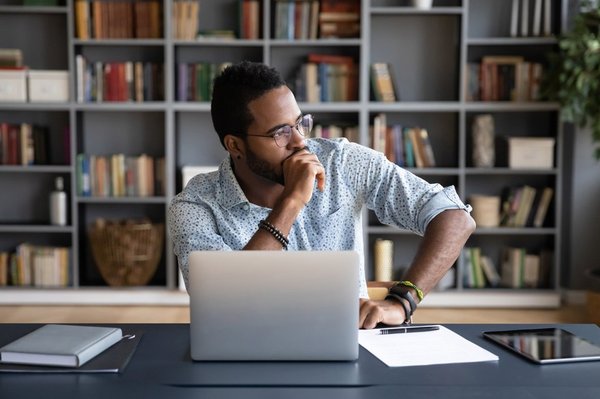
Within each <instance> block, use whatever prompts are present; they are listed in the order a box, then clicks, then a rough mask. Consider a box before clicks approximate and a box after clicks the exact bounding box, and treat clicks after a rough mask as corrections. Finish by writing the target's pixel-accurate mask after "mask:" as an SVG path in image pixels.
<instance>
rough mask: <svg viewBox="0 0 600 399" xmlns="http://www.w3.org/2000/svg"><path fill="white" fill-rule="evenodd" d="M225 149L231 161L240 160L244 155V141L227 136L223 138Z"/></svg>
mask: <svg viewBox="0 0 600 399" xmlns="http://www.w3.org/2000/svg"><path fill="white" fill-rule="evenodd" d="M223 143H224V144H225V149H226V150H227V152H229V154H230V155H231V157H232V158H233V159H242V158H243V157H244V154H245V153H246V147H245V145H244V140H243V139H242V138H241V137H238V136H234V135H232V134H228V135H226V136H225V137H224V138H223Z"/></svg>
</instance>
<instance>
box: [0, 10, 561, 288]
mask: <svg viewBox="0 0 600 399" xmlns="http://www.w3.org/2000/svg"><path fill="white" fill-rule="evenodd" d="M473 1H475V0H462V2H460V3H461V5H460V6H451V7H435V6H434V7H433V8H432V9H431V10H417V9H415V8H412V7H395V6H391V7H385V6H376V7H372V6H371V0H362V2H361V4H362V8H361V36H360V37H359V38H358V39H326V40H298V41H287V40H274V39H272V38H270V31H271V29H270V28H271V27H270V25H271V20H272V18H271V12H272V6H271V1H269V0H263V1H262V21H263V23H262V38H261V39H258V40H213V39H201V40H197V41H183V40H177V39H174V38H173V37H172V36H171V32H172V22H171V6H170V5H171V1H169V0H163V18H164V19H163V29H164V37H163V38H162V39H135V40H131V39H112V40H80V39H76V38H75V35H74V8H73V5H74V0H66V6H60V7H20V6H1V5H0V14H10V13H20V14H27V13H32V14H33V13H38V14H39V13H41V14H45V13H47V14H49V15H51V14H65V18H66V21H67V24H68V28H67V33H68V37H67V48H68V69H69V75H70V77H71V80H70V98H71V99H73V100H72V101H70V102H68V103H65V104H38V103H33V104H31V103H12V104H7V103H0V111H11V110H15V111H32V112H37V111H40V112H44V111H64V112H68V114H69V120H70V121H71V123H70V124H71V135H70V140H71V160H72V162H71V165H69V166H46V167H39V168H38V167H18V166H17V167H7V166H3V167H0V174H3V173H48V174H54V173H60V174H68V175H70V181H71V187H70V193H71V201H70V203H71V221H72V224H71V226H67V227H65V228H56V227H51V226H35V225H34V226H21V225H18V226H14V225H4V226H2V225H0V233H10V232H16V231H20V232H29V233H32V234H55V233H60V234H71V243H72V254H73V259H74V264H73V272H72V278H73V281H74V285H73V287H69V288H72V289H82V290H85V289H89V288H90V287H88V286H81V285H80V284H79V283H80V280H79V279H80V276H79V269H80V266H79V265H78V264H77V263H78V261H79V259H80V256H79V248H80V239H83V238H81V237H79V231H80V230H81V226H80V225H79V224H80V216H81V215H79V211H78V208H79V205H80V204H95V205H100V206H102V205H104V204H108V205H114V204H117V205H118V204H140V205H148V204H150V205H162V206H164V212H165V213H164V214H165V220H166V210H167V207H168V204H169V202H170V200H171V199H172V198H173V197H174V196H175V195H176V190H177V186H176V181H177V177H176V176H177V175H178V174H179V173H180V171H179V170H177V163H178V155H179V154H178V153H177V145H176V143H177V141H178V139H179V138H180V137H181V135H182V134H183V131H182V129H185V127H181V126H178V125H177V120H178V116H180V115H181V114H189V113H192V114H198V115H202V116H206V115H209V114H210V104H209V103H206V102H205V103H190V102H186V103H184V102H177V101H175V99H174V89H175V87H176V76H175V68H174V67H175V64H176V62H177V52H178V51H179V50H180V49H191V50H192V51H193V49H195V48H198V49H202V50H206V51H207V52H209V53H210V52H211V51H218V50H217V49H222V48H227V49H232V50H234V51H235V50H236V49H239V50H240V51H241V50H243V49H247V48H249V49H252V48H255V49H257V50H258V51H259V52H260V53H261V55H262V61H263V62H264V63H266V64H268V65H271V64H272V61H271V59H272V58H271V57H272V56H273V54H274V52H277V51H280V50H282V49H288V48H290V49H298V50H302V49H304V48H306V49H314V48H318V49H320V50H326V49H328V48H336V49H345V48H348V49H352V48H356V49H357V52H358V57H359V99H358V101H355V102H348V103H319V104H309V103H300V104H299V105H300V107H301V109H303V110H304V111H305V112H314V113H317V112H318V113H324V114H328V113H331V114H348V115H350V116H356V119H357V120H358V126H359V139H360V143H361V144H364V145H368V144H369V135H368V131H369V122H370V118H371V116H372V115H373V114H375V113H379V112H383V113H415V114H428V113H451V114H455V115H456V116H457V123H458V126H457V140H458V144H457V150H458V158H457V159H458V163H457V165H456V167H444V168H428V169H417V168H411V169H409V170H410V171H411V172H413V173H416V174H418V175H420V176H424V177H437V176H443V177H448V178H452V179H455V180H456V182H457V188H458V192H459V195H461V197H462V198H464V195H465V192H466V189H465V187H466V184H467V177H470V176H486V175H491V176H501V175H507V176H513V175H514V176H529V175H533V176H538V175H542V176H543V175H548V176H552V177H553V178H554V179H555V182H556V183H555V192H556V195H555V200H554V201H555V205H554V215H553V218H554V220H555V225H554V226H553V227H552V228H538V229H534V228H523V229H508V228H496V229H486V230H484V229H478V230H477V231H476V232H475V234H474V236H476V237H481V236H494V235H499V236H506V235H517V236H524V237H527V236H537V235H540V236H552V237H553V238H554V242H555V248H554V251H555V265H554V268H553V273H554V276H553V281H554V286H553V287H552V290H553V291H557V292H558V289H559V287H560V279H559V276H560V273H559V264H558V262H559V259H560V258H561V257H560V246H561V242H562V237H561V225H562V224H561V223H562V221H561V217H562V215H561V208H562V199H561V195H560V193H562V188H563V181H562V180H563V177H562V172H561V171H562V169H563V168H562V155H563V138H562V135H563V129H562V126H560V125H559V126H557V127H556V129H557V143H556V167H555V168H553V169H551V170H542V171H540V170H515V169H508V168H494V169H490V170H480V169H475V168H470V167H467V162H466V160H467V148H466V142H467V135H468V130H469V127H468V126H467V114H469V113H475V112H552V113H558V110H559V105H558V104H555V103H536V102H525V103H516V102H515V103H504V102H503V103H501V102H477V103H475V102H467V101H465V98H466V96H465V92H464V83H465V82H464V76H463V73H462V68H463V67H464V65H466V62H467V53H468V51H469V48H471V47H481V46H485V47H488V46H489V47H490V48H494V47H496V46H524V47H526V46H554V45H556V39H555V38H506V37H490V38H486V37H470V36H469V27H468V21H469V10H470V3H471V2H473ZM557 2H560V4H561V7H560V8H561V12H562V13H563V14H562V15H561V21H562V24H561V26H562V27H564V26H565V17H564V13H565V10H566V6H565V4H564V2H561V0H553V4H555V3H557ZM507 6H510V4H509V2H507ZM557 8H558V7H556V6H555V7H554V9H557ZM200 12H202V10H201V11H200ZM379 16H384V17H386V16H398V17H402V18H411V17H417V18H428V17H429V16H434V17H437V16H443V17H449V18H457V19H458V20H459V25H460V27H459V41H460V43H459V45H458V50H457V51H458V54H457V60H458V65H459V71H458V72H459V73H458V76H457V77H456V79H457V81H458V86H457V89H458V98H457V99H456V100H453V101H414V102H411V101H409V102H402V101H401V102H396V103H391V104H384V103H377V102H372V101H370V98H369V96H370V84H369V65H370V62H371V51H372V49H370V48H369V47H370V46H369V42H370V40H371V32H372V29H371V23H372V19H373V18H376V17H379ZM127 46H136V47H148V48H152V47H161V48H162V49H163V57H164V58H163V59H164V63H165V65H164V66H165V69H164V71H165V82H164V85H165V98H164V101H159V102H148V103H102V104H91V103H77V102H75V101H74V99H75V73H74V65H75V54H76V53H77V52H79V51H81V49H82V48H84V47H97V48H99V49H103V48H106V49H107V51H109V49H110V48H119V47H127ZM82 112H86V113H87V112H90V113H94V112H160V113H162V114H163V115H164V156H165V160H166V162H165V168H166V170H165V176H166V181H165V184H166V192H165V196H164V197H151V198H127V197H125V198H108V199H107V198H90V197H78V196H77V195H76V181H75V180H76V179H75V167H74V162H73V160H75V157H76V152H77V148H78V143H77V137H79V133H80V132H78V131H77V127H78V123H77V118H79V117H80V115H79V114H80V113H82ZM557 119H558V118H557ZM206 128H208V130H212V126H209V127H206ZM368 219H369V218H368V213H367V212H366V211H365V212H364V213H363V223H364V227H365V229H364V243H365V258H366V261H367V262H368V261H369V258H370V254H369V250H370V248H369V240H370V239H372V238H374V237H376V236H378V235H386V236H389V235H392V236H399V237H402V236H403V235H407V234H412V233H408V232H406V231H403V230H400V229H395V228H391V227H385V226H381V227H380V226H369V225H368ZM165 251H166V252H165V254H166V255H165V256H166V270H165V272H166V285H165V289H167V290H175V289H176V288H177V277H176V276H177V264H176V259H175V256H174V254H173V250H172V243H171V242H170V240H169V239H168V238H167V242H166V245H165ZM367 267H368V268H369V269H370V268H371V267H372V266H371V265H369V264H368V263H367ZM368 274H369V275H372V273H371V272H369V273H368ZM457 281H458V285H457V288H455V289H453V291H456V292H457V293H460V292H462V291H472V290H471V289H465V288H463V287H462V283H461V281H462V278H461V273H460V271H459V273H458V276H457ZM93 288H97V287H93ZM100 288H104V287H100ZM156 288H157V287H155V286H152V287H147V289H149V290H155V289H156ZM142 289H145V288H142ZM107 292H110V289H109V288H107ZM502 292H506V290H502ZM519 292H524V291H523V290H519ZM543 292H544V293H547V290H543Z"/></svg>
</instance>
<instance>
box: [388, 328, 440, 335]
mask: <svg viewBox="0 0 600 399" xmlns="http://www.w3.org/2000/svg"><path fill="white" fill-rule="evenodd" d="M439 329H440V327H439V326H414V327H396V328H384V329H381V330H379V334H380V335H387V334H405V333H414V332H425V331H435V330H439Z"/></svg>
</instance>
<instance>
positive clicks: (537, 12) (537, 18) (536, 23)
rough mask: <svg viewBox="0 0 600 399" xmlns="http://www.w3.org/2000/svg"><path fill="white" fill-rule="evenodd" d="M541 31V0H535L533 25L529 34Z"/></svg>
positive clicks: (536, 33)
mask: <svg viewBox="0 0 600 399" xmlns="http://www.w3.org/2000/svg"><path fill="white" fill-rule="evenodd" d="M541 31H542V0H535V4H534V7H533V25H532V27H531V34H532V35H533V36H539V35H540V32H541Z"/></svg>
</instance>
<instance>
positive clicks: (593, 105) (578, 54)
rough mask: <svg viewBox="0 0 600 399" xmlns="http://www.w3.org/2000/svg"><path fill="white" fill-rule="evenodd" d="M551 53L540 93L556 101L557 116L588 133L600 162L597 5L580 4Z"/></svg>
mask: <svg viewBox="0 0 600 399" xmlns="http://www.w3.org/2000/svg"><path fill="white" fill-rule="evenodd" d="M558 46H559V51H558V52H557V53H554V54H551V55H550V59H549V61H550V62H549V69H548V72H547V73H546V75H545V78H544V81H543V82H542V93H543V95H544V97H545V98H546V99H548V100H550V101H558V102H559V103H560V106H561V117H562V119H563V120H564V121H565V122H572V123H575V124H577V125H579V126H580V127H587V128H589V129H590V130H591V134H592V141H593V143H594V144H595V146H594V155H595V157H596V159H597V160H600V5H598V3H595V5H592V3H591V2H589V1H584V2H582V7H581V12H580V13H579V14H577V15H576V16H575V17H574V19H573V27H572V29H571V30H569V31H568V32H567V33H565V34H563V35H561V36H560V38H559V43H558Z"/></svg>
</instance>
